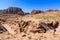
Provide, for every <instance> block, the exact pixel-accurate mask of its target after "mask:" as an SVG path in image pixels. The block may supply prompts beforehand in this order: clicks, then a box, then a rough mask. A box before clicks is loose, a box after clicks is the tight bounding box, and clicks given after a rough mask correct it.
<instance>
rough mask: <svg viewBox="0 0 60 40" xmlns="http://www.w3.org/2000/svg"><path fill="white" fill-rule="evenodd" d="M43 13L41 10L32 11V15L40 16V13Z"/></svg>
mask: <svg viewBox="0 0 60 40" xmlns="http://www.w3.org/2000/svg"><path fill="white" fill-rule="evenodd" d="M42 12H43V11H40V10H32V12H31V14H38V13H42Z"/></svg>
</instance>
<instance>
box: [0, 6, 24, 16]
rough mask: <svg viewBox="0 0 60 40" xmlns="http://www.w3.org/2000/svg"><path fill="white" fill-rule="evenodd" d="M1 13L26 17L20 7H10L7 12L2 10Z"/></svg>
mask: <svg viewBox="0 0 60 40" xmlns="http://www.w3.org/2000/svg"><path fill="white" fill-rule="evenodd" d="M0 13H6V14H20V15H24V12H23V11H22V9H21V8H18V7H9V8H7V9H5V10H0Z"/></svg>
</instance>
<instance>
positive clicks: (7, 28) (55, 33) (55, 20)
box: [0, 7, 60, 40]
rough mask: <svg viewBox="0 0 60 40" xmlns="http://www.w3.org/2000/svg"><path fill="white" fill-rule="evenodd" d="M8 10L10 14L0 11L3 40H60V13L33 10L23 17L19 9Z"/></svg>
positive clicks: (0, 33) (0, 32) (1, 36)
mask: <svg viewBox="0 0 60 40" xmlns="http://www.w3.org/2000/svg"><path fill="white" fill-rule="evenodd" d="M6 10H7V13H8V14H7V13H4V14H3V13H2V10H1V11H0V12H1V13H2V14H0V39H1V40H60V11H56V10H55V11H51V10H48V11H45V12H42V11H40V10H33V11H32V12H31V14H29V13H26V15H23V14H24V12H23V11H22V10H21V9H19V8H12V7H10V8H8V9H6ZM11 10H12V11H11ZM17 10H18V11H17ZM20 11H21V12H22V13H23V14H22V15H23V16H20V15H18V13H19V12H20ZM5 12H6V11H5ZM16 13H17V14H16ZM20 14H21V13H20ZM32 14H33V15H32Z"/></svg>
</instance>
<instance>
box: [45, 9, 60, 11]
mask: <svg viewBox="0 0 60 40" xmlns="http://www.w3.org/2000/svg"><path fill="white" fill-rule="evenodd" d="M58 11H59V10H57V9H56V10H53V9H49V10H46V12H58Z"/></svg>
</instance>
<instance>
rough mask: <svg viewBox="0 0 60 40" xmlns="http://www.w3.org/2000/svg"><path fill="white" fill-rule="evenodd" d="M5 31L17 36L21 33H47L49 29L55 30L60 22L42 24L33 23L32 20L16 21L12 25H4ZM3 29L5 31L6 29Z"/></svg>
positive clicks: (39, 22)
mask: <svg viewBox="0 0 60 40" xmlns="http://www.w3.org/2000/svg"><path fill="white" fill-rule="evenodd" d="M2 25H3V26H4V28H5V29H7V31H8V32H9V33H10V34H16V33H20V32H25V33H30V32H32V33H37V32H38V33H46V32H47V31H48V30H49V29H50V30H52V29H53V30H54V29H56V28H57V27H58V26H59V22H58V21H51V22H42V21H37V22H36V21H32V20H28V21H25V20H20V21H16V20H15V21H14V22H13V23H11V24H2ZM4 28H3V29H4Z"/></svg>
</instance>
